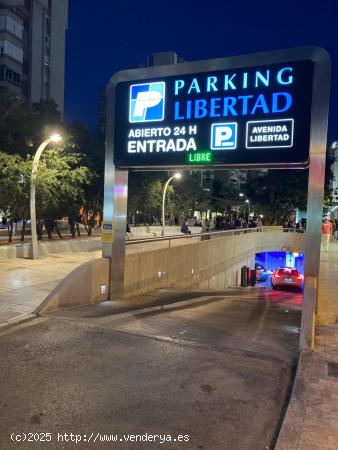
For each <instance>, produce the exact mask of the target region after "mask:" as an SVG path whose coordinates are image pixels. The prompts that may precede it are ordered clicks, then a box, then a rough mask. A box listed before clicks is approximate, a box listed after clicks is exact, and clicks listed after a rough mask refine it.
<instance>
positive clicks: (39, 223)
mask: <svg viewBox="0 0 338 450" xmlns="http://www.w3.org/2000/svg"><path fill="white" fill-rule="evenodd" d="M42 227H43V221H42V220H40V219H38V220H37V223H36V233H37V235H38V239H39V241H42V237H43V236H42Z"/></svg>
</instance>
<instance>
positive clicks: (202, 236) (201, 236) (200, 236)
mask: <svg viewBox="0 0 338 450" xmlns="http://www.w3.org/2000/svg"><path fill="white" fill-rule="evenodd" d="M279 230H280V231H281V230H282V229H281V228H280V229H279ZM261 231H269V229H265V230H264V227H263V228H239V229H234V230H220V231H208V232H201V233H193V234H174V235H171V236H163V237H162V236H161V237H153V238H150V237H149V238H146V239H131V240H126V245H133V244H149V243H153V242H162V241H168V243H169V247H171V241H177V240H180V239H195V240H199V241H206V240H210V239H217V238H220V237H228V236H238V235H241V234H247V233H253V232H255V233H256V232H261ZM270 231H271V230H270Z"/></svg>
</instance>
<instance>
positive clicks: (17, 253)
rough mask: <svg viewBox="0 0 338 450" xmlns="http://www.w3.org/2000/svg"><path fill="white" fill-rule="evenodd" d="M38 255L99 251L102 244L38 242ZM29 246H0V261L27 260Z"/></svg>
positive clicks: (93, 241)
mask: <svg viewBox="0 0 338 450" xmlns="http://www.w3.org/2000/svg"><path fill="white" fill-rule="evenodd" d="M38 245H39V251H40V255H48V254H50V253H73V252H87V251H92V250H100V249H101V248H102V242H101V239H100V238H91V239H67V240H64V241H63V240H57V241H46V242H39V243H38ZM30 247H31V244H30V242H27V243H25V244H11V245H3V246H0V259H10V258H29V252H30Z"/></svg>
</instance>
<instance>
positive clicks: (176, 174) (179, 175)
mask: <svg viewBox="0 0 338 450" xmlns="http://www.w3.org/2000/svg"><path fill="white" fill-rule="evenodd" d="M174 177H175V178H176V180H180V179H181V178H182V174H181V173H179V172H177V173H175V175H174Z"/></svg>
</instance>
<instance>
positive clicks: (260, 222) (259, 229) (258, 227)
mask: <svg viewBox="0 0 338 450" xmlns="http://www.w3.org/2000/svg"><path fill="white" fill-rule="evenodd" d="M262 228H263V222H262V219H261V218H260V217H258V219H257V231H262Z"/></svg>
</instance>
